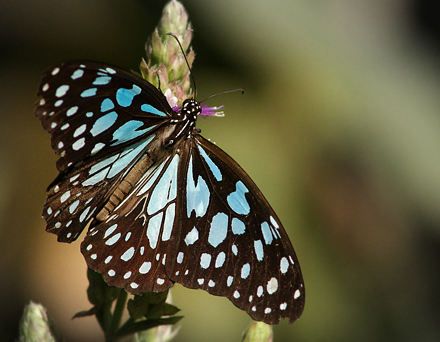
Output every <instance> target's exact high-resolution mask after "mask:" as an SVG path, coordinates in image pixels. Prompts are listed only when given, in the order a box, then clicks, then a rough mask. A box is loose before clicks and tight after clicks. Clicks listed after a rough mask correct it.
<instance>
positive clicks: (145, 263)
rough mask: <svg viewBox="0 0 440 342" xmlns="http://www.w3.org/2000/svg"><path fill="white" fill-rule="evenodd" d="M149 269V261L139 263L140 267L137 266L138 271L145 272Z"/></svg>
mask: <svg viewBox="0 0 440 342" xmlns="http://www.w3.org/2000/svg"><path fill="white" fill-rule="evenodd" d="M150 269H151V262H149V261H146V262H144V263H143V264H142V265H141V267H139V273H140V274H146V273H148V272H149V271H150Z"/></svg>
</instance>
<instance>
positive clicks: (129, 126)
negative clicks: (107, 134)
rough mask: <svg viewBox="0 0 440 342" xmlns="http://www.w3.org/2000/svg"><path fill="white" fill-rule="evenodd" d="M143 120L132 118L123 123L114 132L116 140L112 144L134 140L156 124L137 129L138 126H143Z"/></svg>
mask: <svg viewBox="0 0 440 342" xmlns="http://www.w3.org/2000/svg"><path fill="white" fill-rule="evenodd" d="M143 124H144V123H143V122H142V121H138V120H130V121H128V122H126V123H125V124H123V125H122V126H121V127H119V128H118V129H117V130H116V131H114V133H113V140H116V141H115V142H114V143H112V145H111V146H115V145H119V144H122V143H125V142H126V141H129V140H133V139H135V138H137V137H139V136H141V135H142V134H145V133H146V132H148V131H150V130H151V129H153V128H154V127H156V126H151V127H147V128H145V129H143V130H140V131H137V129H138V128H140V127H141V126H143Z"/></svg>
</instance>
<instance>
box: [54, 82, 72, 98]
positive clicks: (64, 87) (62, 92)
mask: <svg viewBox="0 0 440 342" xmlns="http://www.w3.org/2000/svg"><path fill="white" fill-rule="evenodd" d="M69 88H70V87H69V86H68V85H67V84H64V85H62V86H59V87H58V88H57V90H56V91H55V96H56V97H63V96H64V95H66V93H67V91H68V90H69Z"/></svg>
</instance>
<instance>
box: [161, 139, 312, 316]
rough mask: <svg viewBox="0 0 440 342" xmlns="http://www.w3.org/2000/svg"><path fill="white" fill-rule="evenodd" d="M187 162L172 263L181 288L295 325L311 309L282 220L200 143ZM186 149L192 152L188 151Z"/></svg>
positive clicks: (246, 180)
mask: <svg viewBox="0 0 440 342" xmlns="http://www.w3.org/2000/svg"><path fill="white" fill-rule="evenodd" d="M187 144H188V145H189V146H188V147H187V148H188V151H189V153H188V154H187V155H186V159H184V160H182V163H181V165H180V170H179V177H180V178H181V179H182V181H181V183H180V186H182V187H184V188H185V189H186V191H181V192H180V193H179V196H180V198H179V200H178V202H179V201H180V207H179V210H178V212H177V217H176V219H177V222H187V223H186V224H183V225H182V227H181V229H178V230H177V229H176V233H174V234H173V235H172V238H171V243H172V246H174V248H175V250H176V251H178V252H176V253H175V254H174V255H173V257H172V258H170V259H169V261H167V263H166V266H167V272H168V274H169V276H170V278H171V279H172V280H173V281H176V282H178V283H180V284H182V285H184V286H186V287H189V288H201V289H204V290H206V291H208V292H209V293H211V294H214V295H219V296H225V297H227V298H229V300H231V301H232V302H233V303H234V304H235V305H236V306H237V307H238V308H240V309H242V310H245V311H246V312H247V313H248V314H249V315H250V316H251V317H252V318H253V319H255V320H258V321H264V322H266V323H269V324H276V323H278V321H279V320H280V318H288V319H289V321H290V322H293V321H295V320H296V319H297V318H298V317H299V316H300V315H301V313H302V311H303V308H304V299H305V292H304V285H303V284H304V282H303V278H302V274H301V269H300V266H299V263H298V260H297V257H296V255H295V251H294V250H293V247H292V245H291V243H290V240H289V237H288V236H287V234H286V232H285V230H284V228H283V227H282V225H281V223H280V221H279V219H278V217H277V216H276V214H275V212H274V211H273V209H272V208H271V206H270V205H269V203H268V202H267V200H266V199H265V198H264V196H263V194H262V193H261V191H260V190H259V189H258V188H257V186H256V185H255V183H254V182H253V181H252V180H251V179H250V177H249V176H248V175H247V174H246V173H245V171H244V170H243V169H242V168H241V167H240V166H239V165H238V164H237V163H236V162H235V161H234V160H233V159H232V158H231V157H230V156H229V155H227V154H226V153H225V152H224V151H222V150H221V149H220V148H218V147H217V146H216V145H214V144H213V143H211V142H209V141H208V140H206V139H204V138H203V137H202V136H200V135H196V136H195V137H194V138H193V139H191V140H188V141H187ZM185 149H186V148H185Z"/></svg>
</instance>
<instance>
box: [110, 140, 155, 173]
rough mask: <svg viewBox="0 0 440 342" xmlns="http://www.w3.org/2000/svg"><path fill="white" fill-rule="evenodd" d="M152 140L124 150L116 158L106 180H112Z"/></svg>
mask: <svg viewBox="0 0 440 342" xmlns="http://www.w3.org/2000/svg"><path fill="white" fill-rule="evenodd" d="M151 140H153V137H150V138H149V139H147V140H145V141H142V142H140V143H138V144H136V145H135V146H130V147H128V148H126V149H125V150H124V151H123V152H122V153H121V157H120V158H118V159H117V160H116V161H115V162H114V163H113V165H112V167H111V169H110V171H109V173H108V175H107V178H112V177H114V176H116V175H117V174H118V173H119V172H121V171H122V170H123V169H124V168H126V167H127V165H129V164H130V163H131V162H132V161H133V160H134V159H135V158H136V157H137V156H139V155H140V154H141V153H142V151H144V149H145V147H146V146H147V145H148V144H149V143H150V142H151Z"/></svg>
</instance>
